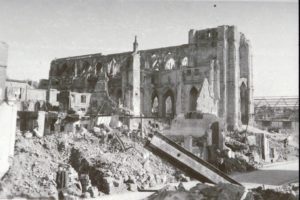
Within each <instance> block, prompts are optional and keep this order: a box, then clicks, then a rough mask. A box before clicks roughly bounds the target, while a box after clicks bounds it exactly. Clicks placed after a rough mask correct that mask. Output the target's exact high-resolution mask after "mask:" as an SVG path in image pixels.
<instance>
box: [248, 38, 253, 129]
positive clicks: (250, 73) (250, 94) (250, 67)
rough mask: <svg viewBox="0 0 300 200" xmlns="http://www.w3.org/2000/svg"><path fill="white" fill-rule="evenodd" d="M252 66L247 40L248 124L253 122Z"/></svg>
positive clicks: (249, 46) (250, 51) (250, 49)
mask: <svg viewBox="0 0 300 200" xmlns="http://www.w3.org/2000/svg"><path fill="white" fill-rule="evenodd" d="M253 92H254V87H253V66H252V47H251V44H250V42H249V41H248V95H249V99H248V112H249V124H253V123H254V100H253Z"/></svg>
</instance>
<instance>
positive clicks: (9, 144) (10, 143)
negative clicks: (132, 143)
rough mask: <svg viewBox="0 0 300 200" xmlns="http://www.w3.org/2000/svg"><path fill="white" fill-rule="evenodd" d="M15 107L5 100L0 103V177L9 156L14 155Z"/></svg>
mask: <svg viewBox="0 0 300 200" xmlns="http://www.w3.org/2000/svg"><path fill="white" fill-rule="evenodd" d="M16 123H17V107H16V106H15V105H9V104H7V103H6V102H2V103H0V127H1V134H0V146H1V152H0V177H2V176H3V174H4V173H5V172H6V171H7V170H8V168H9V164H10V157H13V156H14V145H15V134H16Z"/></svg>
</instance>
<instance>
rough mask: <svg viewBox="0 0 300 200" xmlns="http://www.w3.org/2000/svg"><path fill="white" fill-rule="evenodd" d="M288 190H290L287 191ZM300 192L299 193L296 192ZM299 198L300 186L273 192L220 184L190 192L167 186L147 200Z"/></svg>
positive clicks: (203, 185) (204, 185)
mask: <svg viewBox="0 0 300 200" xmlns="http://www.w3.org/2000/svg"><path fill="white" fill-rule="evenodd" d="M287 188H288V189H287ZM296 190H297V191H298V192H297V193H296V192H295V191H296ZM298 198H299V185H298V187H297V186H295V185H293V186H289V187H281V189H277V190H271V189H266V190H265V189H262V187H258V188H255V189H246V188H245V187H243V186H239V185H234V184H229V183H219V184H216V185H214V184H204V183H198V184H197V185H196V186H194V187H192V188H190V189H189V190H188V189H186V188H185V187H184V185H183V184H182V183H180V184H179V185H178V186H175V187H174V186H170V185H167V186H165V187H164V188H162V189H161V190H159V191H157V192H156V193H154V194H152V195H151V196H149V197H148V198H147V200H169V199H170V200H171V199H189V200H241V199H242V200H274V199H278V200H296V199H298Z"/></svg>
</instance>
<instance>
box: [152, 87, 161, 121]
mask: <svg viewBox="0 0 300 200" xmlns="http://www.w3.org/2000/svg"><path fill="white" fill-rule="evenodd" d="M158 108H159V101H158V93H157V91H154V92H153V93H152V96H151V114H152V115H153V116H158Z"/></svg>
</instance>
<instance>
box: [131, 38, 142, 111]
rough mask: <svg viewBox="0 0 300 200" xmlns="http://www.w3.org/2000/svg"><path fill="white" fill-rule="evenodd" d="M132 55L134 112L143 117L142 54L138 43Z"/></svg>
mask: <svg viewBox="0 0 300 200" xmlns="http://www.w3.org/2000/svg"><path fill="white" fill-rule="evenodd" d="M134 44H135V45H134V51H133V54H132V87H133V88H132V108H131V109H132V111H133V115H135V116H140V115H141V65H140V54H139V53H138V52H137V42H136V39H135V42H134Z"/></svg>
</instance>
